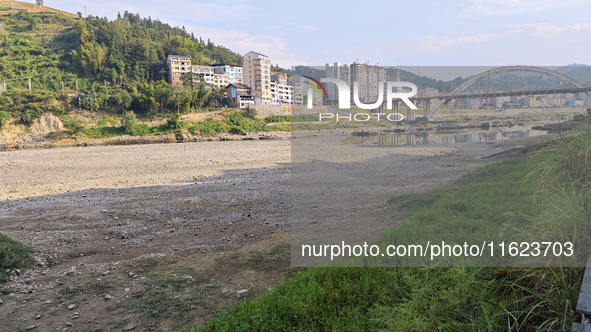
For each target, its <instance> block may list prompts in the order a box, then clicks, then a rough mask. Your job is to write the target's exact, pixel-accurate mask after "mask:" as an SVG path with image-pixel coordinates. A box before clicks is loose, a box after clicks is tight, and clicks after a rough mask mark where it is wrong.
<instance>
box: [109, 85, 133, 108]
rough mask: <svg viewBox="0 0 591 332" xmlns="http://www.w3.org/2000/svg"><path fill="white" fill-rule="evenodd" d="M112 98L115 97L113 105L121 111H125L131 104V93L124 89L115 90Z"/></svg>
mask: <svg viewBox="0 0 591 332" xmlns="http://www.w3.org/2000/svg"><path fill="white" fill-rule="evenodd" d="M113 98H114V99H115V105H116V106H117V108H118V109H119V111H121V112H125V110H127V108H128V107H129V105H131V95H130V94H129V92H127V91H125V90H121V91H119V92H117V93H116V94H115V96H114V97H113Z"/></svg>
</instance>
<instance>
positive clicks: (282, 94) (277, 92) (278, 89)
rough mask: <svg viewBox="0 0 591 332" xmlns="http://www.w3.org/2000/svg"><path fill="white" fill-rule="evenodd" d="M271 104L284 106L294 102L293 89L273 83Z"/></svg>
mask: <svg viewBox="0 0 591 332" xmlns="http://www.w3.org/2000/svg"><path fill="white" fill-rule="evenodd" d="M270 87H271V103H272V104H276V105H277V104H278V105H284V104H291V103H292V102H293V87H291V86H289V85H283V84H279V83H277V82H275V81H271V84H270Z"/></svg>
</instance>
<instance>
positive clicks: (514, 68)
mask: <svg viewBox="0 0 591 332" xmlns="http://www.w3.org/2000/svg"><path fill="white" fill-rule="evenodd" d="M516 71H527V72H533V73H538V74H544V75H548V76H553V77H556V78H558V79H560V80H562V81H564V82H565V83H568V84H570V85H573V86H574V87H577V88H583V85H581V84H579V83H577V81H575V80H573V79H572V78H570V77H568V76H566V75H563V74H560V73H557V72H555V71H552V70H550V69H546V68H542V67H536V66H504V67H497V68H493V69H489V70H487V71H485V72H482V73H480V74H478V75H476V76H474V77H472V78H471V79H469V80H467V81H466V82H464V83H463V84H462V85H460V86H458V87H457V88H456V89H455V90H454V91H452V92H451V93H450V94H449V95H448V96H445V97H444V100H443V103H442V104H441V105H439V107H437V108H436V109H435V110H433V111H431V112H430V113H429V114H427V117H428V118H433V117H434V116H435V115H437V113H439V112H440V111H441V110H442V109H443V108H444V107H445V105H447V103H449V102H450V101H452V100H453V99H455V98H454V96H455V95H458V94H460V93H461V92H462V91H465V90H466V89H467V88H468V87H469V86H472V85H474V84H476V83H478V82H480V81H482V80H484V79H487V78H489V77H491V76H494V75H498V74H505V73H510V72H516Z"/></svg>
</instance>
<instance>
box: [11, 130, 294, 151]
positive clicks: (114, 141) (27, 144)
mask: <svg viewBox="0 0 591 332" xmlns="http://www.w3.org/2000/svg"><path fill="white" fill-rule="evenodd" d="M290 135H291V133H290V132H287V131H274V132H260V133H245V134H220V135H216V136H211V137H209V136H193V135H190V134H167V135H150V136H128V135H126V136H118V137H109V138H102V139H93V138H87V137H78V138H65V139H53V138H51V136H40V135H34V134H30V135H28V137H27V138H25V139H21V140H15V141H13V142H0V151H16V150H34V149H57V148H72V147H86V146H111V145H134V144H162V143H188V142H215V141H252V140H264V139H284V138H289V137H290Z"/></svg>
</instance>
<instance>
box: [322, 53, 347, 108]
mask: <svg viewBox="0 0 591 332" xmlns="http://www.w3.org/2000/svg"><path fill="white" fill-rule="evenodd" d="M324 70H325V72H326V78H336V79H339V80H341V81H345V82H347V84H349V83H350V78H349V66H348V65H344V66H341V64H340V63H338V62H335V63H334V65H331V64H330V63H327V64H326V65H325V66H324ZM324 87H325V88H326V94H327V96H328V100H330V101H338V100H339V91H338V88H337V86H336V84H334V83H325V84H324Z"/></svg>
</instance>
